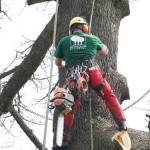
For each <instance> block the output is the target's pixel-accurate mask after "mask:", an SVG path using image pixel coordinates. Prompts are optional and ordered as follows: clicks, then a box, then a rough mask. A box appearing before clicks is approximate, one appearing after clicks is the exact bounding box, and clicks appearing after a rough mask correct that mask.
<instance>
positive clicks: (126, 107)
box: [123, 89, 150, 111]
mask: <svg viewBox="0 0 150 150" xmlns="http://www.w3.org/2000/svg"><path fill="white" fill-rule="evenodd" d="M149 92H150V89H149V90H148V91H147V92H146V93H144V94H143V95H142V96H141V97H140V98H139V99H138V100H137V101H135V102H134V103H132V104H131V105H129V106H128V107H126V108H125V109H123V111H125V110H127V109H129V108H130V107H132V106H133V105H135V104H136V103H138V102H139V101H140V100H142V99H143V98H144V97H145V96H146V95H147V94H148V93H149Z"/></svg>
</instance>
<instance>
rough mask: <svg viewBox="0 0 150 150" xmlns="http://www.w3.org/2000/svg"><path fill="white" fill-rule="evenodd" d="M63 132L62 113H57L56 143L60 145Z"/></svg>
mask: <svg viewBox="0 0 150 150" xmlns="http://www.w3.org/2000/svg"><path fill="white" fill-rule="evenodd" d="M63 133H64V115H63V114H61V113H60V114H59V116H58V120H57V132H56V143H57V145H58V146H60V147H61V146H62V142H63Z"/></svg>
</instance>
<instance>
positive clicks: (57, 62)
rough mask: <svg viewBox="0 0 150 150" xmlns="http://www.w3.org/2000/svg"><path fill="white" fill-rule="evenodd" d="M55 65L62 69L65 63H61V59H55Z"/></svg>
mask: <svg viewBox="0 0 150 150" xmlns="http://www.w3.org/2000/svg"><path fill="white" fill-rule="evenodd" d="M55 64H56V66H58V67H59V68H63V67H65V64H66V63H65V61H63V60H62V59H60V58H56V59H55Z"/></svg>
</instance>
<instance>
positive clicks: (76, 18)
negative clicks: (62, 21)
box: [69, 17, 87, 27]
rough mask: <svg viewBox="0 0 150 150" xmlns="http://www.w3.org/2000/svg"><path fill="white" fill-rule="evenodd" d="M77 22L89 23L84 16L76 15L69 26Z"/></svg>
mask: <svg viewBox="0 0 150 150" xmlns="http://www.w3.org/2000/svg"><path fill="white" fill-rule="evenodd" d="M75 23H85V24H87V22H86V20H85V19H83V18H82V17H74V18H73V19H72V20H71V21H70V23H69V27H71V26H72V25H73V24H75Z"/></svg>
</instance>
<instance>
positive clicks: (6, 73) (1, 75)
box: [0, 67, 17, 79]
mask: <svg viewBox="0 0 150 150" xmlns="http://www.w3.org/2000/svg"><path fill="white" fill-rule="evenodd" d="M16 69H17V67H15V68H13V69H11V70H9V71H7V72H3V73H1V74H0V79H2V78H5V77H6V76H8V75H10V74H12V73H14V72H15V70H16Z"/></svg>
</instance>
